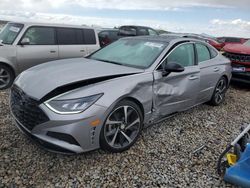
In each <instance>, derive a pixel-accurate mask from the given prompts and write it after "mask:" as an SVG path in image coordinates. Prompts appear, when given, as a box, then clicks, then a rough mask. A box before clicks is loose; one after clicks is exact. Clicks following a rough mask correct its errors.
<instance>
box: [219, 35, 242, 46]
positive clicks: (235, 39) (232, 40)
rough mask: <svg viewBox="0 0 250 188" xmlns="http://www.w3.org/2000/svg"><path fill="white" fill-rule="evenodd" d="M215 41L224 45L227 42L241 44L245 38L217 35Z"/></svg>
mask: <svg viewBox="0 0 250 188" xmlns="http://www.w3.org/2000/svg"><path fill="white" fill-rule="evenodd" d="M217 41H218V42H219V43H221V44H222V47H224V46H225V45H227V44H243V43H244V42H246V41H247V39H245V38H238V37H218V38H217Z"/></svg>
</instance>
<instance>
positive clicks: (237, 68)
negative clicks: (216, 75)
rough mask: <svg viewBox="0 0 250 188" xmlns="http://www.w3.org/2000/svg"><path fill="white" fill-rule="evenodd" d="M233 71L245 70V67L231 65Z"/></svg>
mask: <svg viewBox="0 0 250 188" xmlns="http://www.w3.org/2000/svg"><path fill="white" fill-rule="evenodd" d="M233 72H246V68H245V67H233Z"/></svg>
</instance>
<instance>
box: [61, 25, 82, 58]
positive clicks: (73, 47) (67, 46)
mask: <svg viewBox="0 0 250 188" xmlns="http://www.w3.org/2000/svg"><path fill="white" fill-rule="evenodd" d="M57 40H58V47H59V58H60V59H66V58H75V57H84V56H86V55H87V48H86V46H85V45H84V43H83V31H82V29H75V28H57Z"/></svg>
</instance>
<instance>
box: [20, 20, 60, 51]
mask: <svg viewBox="0 0 250 188" xmlns="http://www.w3.org/2000/svg"><path fill="white" fill-rule="evenodd" d="M34 27H40V28H52V29H54V38H55V44H26V45H25V46H34V45H36V46H52V45H53V46H54V45H58V40H57V34H56V27H53V26H39V25H32V26H29V27H27V29H26V30H25V32H24V33H23V35H22V37H21V38H20V40H19V41H18V43H17V45H20V46H22V44H21V42H22V40H23V38H24V37H25V35H26V33H27V32H28V30H29V29H31V28H34Z"/></svg>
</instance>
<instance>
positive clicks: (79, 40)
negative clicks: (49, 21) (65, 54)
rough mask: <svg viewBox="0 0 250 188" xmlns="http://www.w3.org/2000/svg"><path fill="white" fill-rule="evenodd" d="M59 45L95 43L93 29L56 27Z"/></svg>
mask: <svg viewBox="0 0 250 188" xmlns="http://www.w3.org/2000/svg"><path fill="white" fill-rule="evenodd" d="M57 38H58V44H59V45H76V44H96V38H95V32H94V30H93V29H76V28H75V29H74V28H58V29H57Z"/></svg>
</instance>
